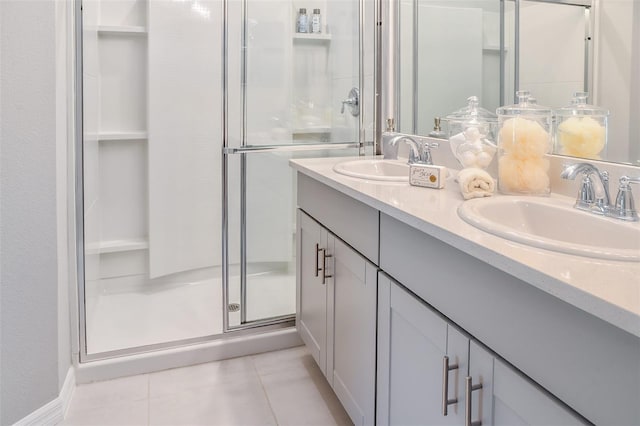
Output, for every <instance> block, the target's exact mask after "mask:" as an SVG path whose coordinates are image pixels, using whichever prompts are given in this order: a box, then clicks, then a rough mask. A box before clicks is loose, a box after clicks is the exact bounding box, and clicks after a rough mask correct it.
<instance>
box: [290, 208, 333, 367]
mask: <svg viewBox="0 0 640 426" xmlns="http://www.w3.org/2000/svg"><path fill="white" fill-rule="evenodd" d="M297 224H298V225H297V226H298V229H297V231H298V234H297V235H298V245H297V258H298V268H297V272H296V273H297V275H298V276H297V283H298V289H297V294H296V297H297V300H296V305H297V307H296V308H297V309H296V324H297V327H298V333H299V334H300V337H301V338H302V341H303V342H304V343H305V344H306V345H307V348H308V349H309V352H311V356H313V359H314V360H315V361H316V363H317V364H318V366H319V367H320V370H322V373H324V375H325V376H326V375H327V299H328V293H327V285H326V279H323V275H322V274H323V273H324V271H323V269H324V268H322V267H321V264H320V262H322V259H321V257H322V254H323V250H324V249H326V247H327V239H328V234H329V233H328V232H327V230H326V229H324V228H323V227H322V226H321V225H320V224H319V223H318V222H316V221H315V220H313V219H311V218H310V217H309V216H307V215H306V214H304V213H303V212H302V211H300V210H298V219H297Z"/></svg>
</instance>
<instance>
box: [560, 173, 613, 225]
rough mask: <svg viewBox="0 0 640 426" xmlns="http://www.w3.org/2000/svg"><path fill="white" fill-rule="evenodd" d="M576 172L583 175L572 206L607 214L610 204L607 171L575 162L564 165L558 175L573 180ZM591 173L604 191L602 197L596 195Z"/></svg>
mask: <svg viewBox="0 0 640 426" xmlns="http://www.w3.org/2000/svg"><path fill="white" fill-rule="evenodd" d="M578 173H582V176H583V177H582V183H581V185H580V190H579V192H578V196H577V198H576V203H575V204H574V207H575V208H576V209H580V210H586V211H590V212H592V213H595V214H601V215H604V214H607V212H608V210H609V208H610V205H611V198H610V197H609V173H607V172H606V171H604V172H600V170H598V168H597V167H596V166H594V165H592V164H589V163H577V164H572V165H570V166H566V167H565V168H564V170H563V171H562V173H561V174H560V177H561V178H563V179H570V180H573V179H575V178H576V176H577V175H578ZM591 175H595V176H598V178H599V180H600V184H601V185H602V189H603V192H604V194H603V196H602V197H596V190H595V187H594V184H593V180H592V179H591Z"/></svg>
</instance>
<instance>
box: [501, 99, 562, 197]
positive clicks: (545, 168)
mask: <svg viewBox="0 0 640 426" xmlns="http://www.w3.org/2000/svg"><path fill="white" fill-rule="evenodd" d="M516 97H517V99H518V102H517V103H516V104H514V105H509V106H504V107H500V108H498V109H497V113H498V127H499V130H498V190H499V191H500V192H501V193H503V194H529V195H548V194H549V193H550V192H551V187H550V180H549V159H548V158H547V154H549V153H550V152H551V145H552V144H551V130H552V111H551V109H550V108H547V107H543V106H540V105H538V104H537V103H530V102H529V97H530V94H529V92H527V91H519V92H516Z"/></svg>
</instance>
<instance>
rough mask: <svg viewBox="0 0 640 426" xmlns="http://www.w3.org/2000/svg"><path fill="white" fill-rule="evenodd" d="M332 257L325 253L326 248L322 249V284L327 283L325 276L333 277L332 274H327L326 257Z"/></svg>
mask: <svg viewBox="0 0 640 426" xmlns="http://www.w3.org/2000/svg"><path fill="white" fill-rule="evenodd" d="M329 257H333V255H332V254H327V249H322V269H323V271H322V284H326V283H327V278H331V277H333V275H327V258H329Z"/></svg>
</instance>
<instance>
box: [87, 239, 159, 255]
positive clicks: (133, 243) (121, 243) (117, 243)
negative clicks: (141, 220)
mask: <svg viewBox="0 0 640 426" xmlns="http://www.w3.org/2000/svg"><path fill="white" fill-rule="evenodd" d="M148 248H149V241H147V239H146V238H131V239H126V240H111V241H100V242H99V243H92V244H89V245H87V247H86V253H87V254H99V253H117V252H122V251H134V250H146V249H148Z"/></svg>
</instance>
